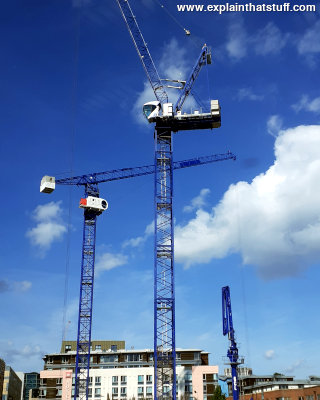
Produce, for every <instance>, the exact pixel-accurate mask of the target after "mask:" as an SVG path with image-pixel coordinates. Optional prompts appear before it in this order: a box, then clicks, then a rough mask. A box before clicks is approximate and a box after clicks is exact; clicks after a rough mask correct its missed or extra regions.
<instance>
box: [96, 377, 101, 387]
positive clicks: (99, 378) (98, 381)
mask: <svg viewBox="0 0 320 400" xmlns="http://www.w3.org/2000/svg"><path fill="white" fill-rule="evenodd" d="M95 384H96V385H101V376H96V378H95Z"/></svg>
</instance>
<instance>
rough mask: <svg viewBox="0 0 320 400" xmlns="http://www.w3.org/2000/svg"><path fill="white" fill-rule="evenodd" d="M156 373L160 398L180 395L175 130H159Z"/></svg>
mask: <svg viewBox="0 0 320 400" xmlns="http://www.w3.org/2000/svg"><path fill="white" fill-rule="evenodd" d="M155 147H156V149H155V165H156V168H155V267H154V268H155V271H154V280H155V281H154V314H155V319H154V324H155V337H154V355H155V357H154V363H155V364H154V369H155V371H154V373H155V385H154V386H155V387H154V393H155V398H156V399H162V398H170V399H175V398H176V354H175V295H174V260H173V243H174V238H173V213H172V198H173V192H172V190H173V181H172V176H173V164H172V139H171V131H170V130H168V131H164V130H159V129H158V130H156V132H155Z"/></svg>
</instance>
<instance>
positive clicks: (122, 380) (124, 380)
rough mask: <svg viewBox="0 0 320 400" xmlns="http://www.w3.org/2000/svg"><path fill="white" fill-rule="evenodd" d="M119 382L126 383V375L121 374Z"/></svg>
mask: <svg viewBox="0 0 320 400" xmlns="http://www.w3.org/2000/svg"><path fill="white" fill-rule="evenodd" d="M121 383H122V384H125V383H127V377H126V376H121Z"/></svg>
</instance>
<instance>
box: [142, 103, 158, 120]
mask: <svg viewBox="0 0 320 400" xmlns="http://www.w3.org/2000/svg"><path fill="white" fill-rule="evenodd" d="M160 109H161V103H160V101H149V102H148V103H145V104H144V105H143V108H142V111H143V114H144V116H145V117H146V118H147V120H149V122H150V119H153V118H155V117H158V115H159V112H160Z"/></svg>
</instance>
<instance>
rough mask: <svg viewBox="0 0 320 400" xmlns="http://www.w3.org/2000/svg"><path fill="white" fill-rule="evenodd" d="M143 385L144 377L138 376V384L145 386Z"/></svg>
mask: <svg viewBox="0 0 320 400" xmlns="http://www.w3.org/2000/svg"><path fill="white" fill-rule="evenodd" d="M143 383H144V376H143V375H138V384H143Z"/></svg>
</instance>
